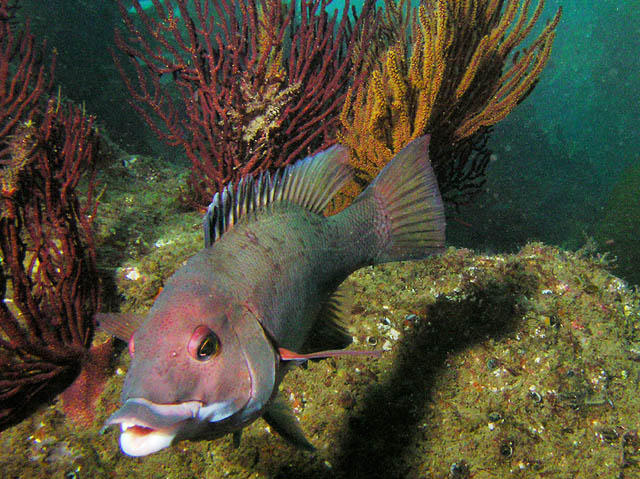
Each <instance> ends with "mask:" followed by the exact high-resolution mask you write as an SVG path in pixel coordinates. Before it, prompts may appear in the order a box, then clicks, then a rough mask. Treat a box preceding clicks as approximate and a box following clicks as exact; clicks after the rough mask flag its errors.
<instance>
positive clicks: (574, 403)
mask: <svg viewBox="0 0 640 479" xmlns="http://www.w3.org/2000/svg"><path fill="white" fill-rule="evenodd" d="M122 168H125V169H127V170H130V171H129V172H128V173H127V174H123V172H121V171H118V172H115V173H114V175H113V178H111V179H107V180H105V182H106V183H107V186H109V187H111V190H108V192H109V191H110V193H108V194H110V195H111V197H109V196H108V194H107V196H105V199H104V201H103V205H104V204H106V205H107V206H106V207H108V206H109V204H110V202H111V203H113V205H115V204H118V203H122V202H124V203H123V204H125V205H131V210H130V211H128V212H127V221H123V218H122V217H121V216H119V214H116V213H115V212H114V211H115V210H107V211H106V213H105V214H104V217H103V224H102V225H101V228H102V234H101V236H100V238H101V242H102V245H103V252H104V251H113V252H114V255H113V256H108V255H107V257H108V258H110V260H111V261H112V263H113V265H112V268H113V269H114V270H115V274H114V276H115V278H116V284H117V287H118V291H119V293H120V294H121V295H122V297H123V298H125V301H126V302H125V304H123V305H122V309H123V310H129V309H133V310H136V309H137V310H139V311H143V310H144V308H145V307H147V306H148V305H149V304H151V302H152V300H153V298H154V297H155V295H156V294H157V292H158V290H159V288H160V287H161V285H162V283H163V280H164V279H166V278H167V277H168V276H169V275H170V274H171V273H172V272H173V271H174V270H175V269H177V268H178V267H179V266H180V264H181V262H182V261H183V260H184V259H185V258H186V257H188V256H189V255H190V254H193V252H195V251H196V250H197V249H198V247H199V245H200V244H201V241H202V239H201V236H200V231H199V230H200V228H199V226H198V219H197V215H193V214H189V215H185V214H184V212H182V211H180V207H179V206H176V205H175V202H174V205H173V206H167V205H166V204H164V203H163V201H165V198H167V199H168V198H175V197H177V196H178V195H179V194H180V184H179V182H176V181H175V175H174V174H171V173H170V172H168V173H167V174H166V175H165V180H163V179H162V178H163V176H162V175H159V176H158V174H156V173H154V172H153V171H147V168H150V166H149V164H148V163H146V162H144V161H140V162H136V163H135V164H134V166H132V165H130V164H129V165H128V164H126V163H123V166H122ZM151 170H153V168H151ZM114 178H115V179H114ZM118 178H121V180H118ZM149 178H151V179H153V178H155V181H157V184H155V186H154V188H151V189H152V190H154V191H153V192H150V188H145V187H144V186H143V185H142V184H141V183H140V182H142V183H144V185H147V186H148V184H149V181H150V179H149ZM114 181H115V182H116V185H115V186H114V184H113V182H114ZM118 181H121V182H122V183H120V184H119V185H118V184H117V182H118ZM157 190H160V191H162V192H163V194H162V195H160V196H159V195H158V194H157ZM135 205H141V207H142V210H139V209H136V208H135ZM145 205H146V206H145ZM114 208H115V207H114ZM115 209H117V208H115ZM140 211H143V213H142V216H140V217H135V215H136V212H140ZM157 215H160V216H157ZM150 216H151V217H152V218H153V221H149V219H150ZM109 248H111V249H109ZM116 253H117V254H116ZM103 257H104V256H103ZM347 286H348V289H350V290H351V291H352V293H353V305H352V311H351V312H352V319H353V322H352V333H353V335H354V345H353V346H352V348H355V349H371V348H379V349H382V350H384V351H385V353H384V354H383V356H382V358H381V359H377V360H376V359H363V358H345V359H326V360H323V361H318V362H312V363H310V364H309V365H308V367H307V368H306V369H303V368H297V369H294V370H293V371H291V372H290V373H289V374H288V376H287V377H286V378H285V381H284V382H283V384H282V385H281V393H282V394H284V396H285V397H286V398H287V399H288V400H289V401H290V403H291V406H292V407H293V409H294V411H295V413H296V415H297V416H298V418H299V419H300V421H301V423H302V428H303V429H304V431H305V433H306V434H307V437H308V438H309V439H310V440H311V441H312V442H313V443H314V444H315V445H316V447H317V451H316V452H314V453H309V452H304V451H298V450H296V449H294V448H293V447H291V446H289V445H288V444H286V443H285V442H284V441H283V440H282V439H281V438H279V437H278V436H276V435H275V434H274V433H272V432H271V431H270V430H269V428H268V427H267V425H266V423H264V422H263V421H262V420H257V421H256V422H255V423H254V424H252V425H251V426H250V427H248V428H247V429H246V430H245V432H244V434H243V438H242V442H241V445H240V447H239V448H234V446H233V441H232V440H231V438H230V437H225V438H221V439H218V440H215V441H201V442H181V443H178V444H176V445H174V446H173V447H171V448H169V449H166V450H163V451H161V452H159V453H156V454H153V455H151V456H148V457H144V458H130V457H127V456H124V455H123V454H122V453H121V452H120V451H119V448H118V442H117V440H118V432H117V431H116V430H109V431H107V432H106V433H105V434H104V435H100V434H99V430H100V428H101V426H102V424H103V422H104V420H105V419H106V418H107V417H108V416H109V414H111V413H112V412H113V411H114V410H115V409H116V408H117V407H118V397H119V392H120V388H121V386H122V382H123V378H124V373H125V371H126V368H127V365H128V355H127V353H126V351H123V352H122V353H121V355H120V358H119V363H118V364H117V366H116V369H115V371H114V375H113V377H112V379H111V380H110V382H109V384H108V385H107V388H106V390H105V392H104V393H103V395H102V397H101V400H100V405H99V407H98V409H97V411H96V415H95V420H94V422H93V425H92V426H91V427H88V428H86V427H85V428H82V427H79V426H77V425H76V424H75V423H74V422H73V421H71V420H70V418H68V417H65V415H64V413H63V409H62V407H61V404H60V402H56V403H54V404H51V405H49V406H48V407H45V408H43V409H42V410H40V411H38V412H36V413H35V414H34V415H33V416H32V417H30V418H29V419H27V420H25V421H24V422H22V423H21V424H19V425H17V426H15V427H13V428H11V429H9V430H7V431H4V432H3V433H2V434H1V435H0V444H1V446H2V447H1V448H0V471H2V472H3V477H7V478H13V477H16V478H17V477H21V478H22V477H29V478H40V477H42V478H47V479H49V478H67V477H68V478H85V477H86V478H116V477H117V478H120V477H144V478H211V479H214V478H228V477H233V478H293V479H297V478H300V479H302V478H319V479H330V478H360V477H362V478H365V477H366V478H418V477H420V478H438V479H465V478H474V479H485V478H486V479H488V478H496V477H513V478H538V477H553V478H559V479H564V478H567V479H568V478H575V477H580V478H584V479H590V478H597V477H612V478H632V477H640V465H639V464H640V463H639V461H640V438H639V437H638V429H639V420H638V410H639V406H640V404H639V403H640V401H639V400H638V385H639V382H640V296H639V295H638V293H637V292H636V291H634V290H631V289H629V288H628V287H627V286H626V285H625V283H624V282H622V281H621V280H619V279H618V278H616V277H615V276H613V275H611V274H610V273H608V272H607V270H606V264H605V263H604V262H603V261H602V259H601V258H599V257H597V256H595V255H592V254H589V252H588V251H583V252H578V253H570V252H566V251H562V250H560V249H557V248H554V247H550V246H545V245H542V244H538V243H535V244H529V245H527V246H525V247H524V248H523V249H522V250H521V251H520V252H518V253H517V254H513V255H492V256H487V255H479V254H474V253H473V252H472V251H470V250H466V249H456V248H450V249H449V250H448V251H447V252H446V254H444V255H442V256H440V257H437V258H431V259H429V260H427V261H422V262H414V263H402V264H388V265H383V266H378V267H371V268H365V269H362V270H360V271H358V272H356V273H355V274H353V275H352V276H351V277H350V278H349V279H348V280H347ZM101 339H102V338H100V337H98V338H97V341H100V340H101Z"/></svg>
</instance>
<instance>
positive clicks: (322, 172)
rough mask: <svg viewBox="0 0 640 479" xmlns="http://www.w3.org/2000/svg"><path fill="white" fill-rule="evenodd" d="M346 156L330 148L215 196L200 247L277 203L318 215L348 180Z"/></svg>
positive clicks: (339, 148)
mask: <svg viewBox="0 0 640 479" xmlns="http://www.w3.org/2000/svg"><path fill="white" fill-rule="evenodd" d="M348 159H349V153H348V151H347V149H346V148H344V147H343V146H339V145H335V146H332V147H331V148H328V149H326V150H323V151H321V152H319V153H316V154H315V155H313V156H309V157H307V158H305V159H304V160H300V161H298V162H296V163H294V164H293V165H290V166H287V167H285V168H282V169H280V170H278V171H275V172H273V173H269V172H265V173H261V174H260V175H259V176H257V177H251V176H246V177H244V178H242V179H241V180H240V181H239V182H237V183H235V184H233V183H232V184H230V185H228V186H226V187H225V188H224V189H223V190H222V191H221V192H219V193H216V194H215V195H214V197H213V200H212V201H211V204H210V205H209V208H207V212H206V213H205V215H204V218H203V226H204V245H205V248H206V247H207V246H211V245H212V244H213V243H214V242H215V241H216V240H217V239H218V238H220V236H222V235H223V234H224V233H225V232H226V231H228V230H229V228H231V226H233V225H234V224H235V223H236V222H237V221H238V220H239V219H240V218H242V217H243V216H246V215H247V214H249V213H252V212H255V211H258V210H260V209H262V208H264V207H266V206H268V205H271V204H274V203H278V202H290V203H294V204H296V205H299V206H301V207H303V208H306V209H308V210H309V211H312V212H314V213H318V214H320V213H322V210H324V208H325V207H326V206H327V204H328V203H329V201H330V200H331V198H332V197H333V195H335V194H336V193H337V192H338V190H340V188H342V187H343V186H344V184H345V183H346V182H347V181H349V180H350V179H351V168H350V167H349V165H348Z"/></svg>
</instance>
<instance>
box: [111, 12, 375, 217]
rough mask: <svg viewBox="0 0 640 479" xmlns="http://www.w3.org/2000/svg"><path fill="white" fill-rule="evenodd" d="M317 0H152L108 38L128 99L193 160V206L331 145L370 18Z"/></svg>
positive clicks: (357, 74)
mask: <svg viewBox="0 0 640 479" xmlns="http://www.w3.org/2000/svg"><path fill="white" fill-rule="evenodd" d="M328 3H329V2H327V1H326V0H292V1H290V2H284V1H282V0H249V1H242V2H235V1H228V0H215V1H200V0H193V1H187V0H165V1H160V0H153V5H154V9H151V10H150V11H145V10H143V9H142V7H141V6H140V4H139V2H138V1H137V0H134V1H133V10H134V12H133V13H130V12H129V11H127V10H126V8H125V6H124V4H123V2H122V1H119V5H120V9H121V12H122V16H123V19H124V25H125V28H124V29H123V30H118V31H117V32H116V43H117V45H118V47H119V49H120V50H121V52H123V53H125V54H126V55H127V56H128V57H129V58H130V59H131V62H129V64H128V65H126V64H123V63H121V62H119V61H118V57H117V56H115V58H116V61H117V64H118V67H119V69H120V72H121V74H122V76H123V78H124V80H125V83H126V85H127V88H128V90H129V92H130V94H131V97H132V105H133V106H134V107H135V108H136V110H137V111H138V112H139V113H140V114H141V115H142V116H143V118H144V119H145V120H146V121H147V123H148V124H149V125H150V127H151V128H152V129H153V130H154V132H155V133H156V134H157V135H158V136H159V137H160V138H162V139H163V140H165V141H166V142H167V143H168V144H169V145H174V146H180V147H181V148H182V149H183V151H184V152H185V154H186V156H187V157H188V158H189V160H190V161H191V164H192V173H191V176H190V179H189V184H190V186H191V189H192V190H193V193H195V198H194V199H193V200H192V202H193V203H195V204H199V205H207V204H208V203H209V202H210V200H211V196H212V194H213V193H214V192H216V191H219V190H220V189H221V188H222V187H223V186H224V185H226V184H227V183H229V182H231V181H234V180H236V179H238V178H240V177H242V176H244V175H246V174H253V173H256V172H258V171H263V170H265V169H267V168H273V167H281V166H284V165H287V164H289V163H291V162H293V161H295V160H297V159H299V158H300V157H302V156H304V155H306V154H308V153H310V152H313V151H315V150H317V149H319V148H322V147H326V146H328V145H330V144H331V143H332V142H333V141H334V134H335V129H336V127H337V123H338V122H337V119H338V115H339V113H340V111H341V109H342V104H343V102H344V98H345V96H346V92H347V88H348V87H349V86H351V85H354V84H356V85H357V84H358V83H359V82H361V81H362V79H363V76H364V75H365V74H366V72H365V71H364V69H363V68H362V65H363V62H364V60H365V56H366V48H365V47H364V46H365V45H368V44H369V43H372V42H373V41H374V39H373V34H374V32H375V25H376V24H377V22H378V16H377V13H376V10H375V7H374V3H375V2H373V1H372V0H367V1H365V2H364V5H363V7H362V9H361V11H360V13H358V14H356V13H355V10H353V11H352V12H351V15H350V7H349V2H348V1H347V2H346V3H345V6H344V9H343V11H342V12H340V13H338V12H336V13H334V14H332V15H330V14H329V13H328V12H327V10H326V6H327V4H328Z"/></svg>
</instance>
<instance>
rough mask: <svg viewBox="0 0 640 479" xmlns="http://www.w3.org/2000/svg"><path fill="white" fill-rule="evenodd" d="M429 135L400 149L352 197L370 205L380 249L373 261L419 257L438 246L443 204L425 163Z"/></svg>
mask: <svg viewBox="0 0 640 479" xmlns="http://www.w3.org/2000/svg"><path fill="white" fill-rule="evenodd" d="M429 138H430V137H429V136H428V135H426V136H421V137H420V138H417V139H415V140H413V141H412V142H411V143H409V144H408V145H407V146H406V147H404V148H403V149H402V150H401V151H400V152H399V153H398V154H397V155H396V156H394V157H393V159H392V160H391V161H390V162H389V164H387V166H385V167H384V169H383V170H382V171H381V172H380V174H379V175H378V176H377V177H376V178H375V180H374V181H373V182H372V183H371V184H370V185H369V187H368V188H367V189H366V190H365V191H364V192H363V193H362V194H361V195H360V197H359V198H358V199H357V201H372V202H374V204H375V206H374V210H375V215H376V218H375V219H374V223H373V224H374V225H375V228H376V230H377V233H378V237H379V239H380V240H381V247H380V250H379V251H380V252H379V253H378V254H377V255H376V256H375V258H374V263H385V262H388V261H403V260H410V259H422V258H426V257H427V256H429V255H431V254H435V253H440V252H442V251H443V249H444V241H445V235H444V230H445V219H444V206H443V204H442V197H441V196H440V191H439V190H438V183H437V180H436V177H435V174H434V172H433V169H432V168H431V162H430V161H429V153H428V150H429Z"/></svg>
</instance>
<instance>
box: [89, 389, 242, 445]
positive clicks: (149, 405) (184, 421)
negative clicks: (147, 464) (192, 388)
mask: <svg viewBox="0 0 640 479" xmlns="http://www.w3.org/2000/svg"><path fill="white" fill-rule="evenodd" d="M238 410H239V407H238V405H237V404H235V402H234V401H219V402H215V403H212V404H204V403H203V402H201V401H186V402H181V403H175V404H156V403H153V402H151V401H149V400H147V399H144V398H131V399H127V401H126V402H125V403H124V404H123V405H122V407H121V408H120V409H118V410H117V411H116V412H115V413H113V414H112V415H111V416H110V417H109V419H107V421H106V422H105V425H104V427H103V428H102V432H104V431H105V430H106V429H107V428H108V427H109V426H113V425H117V424H119V425H120V431H121V434H120V449H122V452H124V453H125V454H127V455H128V456H133V457H139V456H146V455H148V454H152V453H154V452H158V451H160V450H161V449H164V448H165V447H168V446H170V445H171V443H172V442H173V441H174V440H175V439H176V437H177V436H178V435H180V436H181V437H185V436H189V435H190V434H189V433H190V432H192V433H193V432H194V431H196V430H198V429H201V428H202V424H203V423H210V422H217V421H221V420H223V419H226V418H228V417H229V416H231V415H233V414H234V413H235V412H237V411H238Z"/></svg>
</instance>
